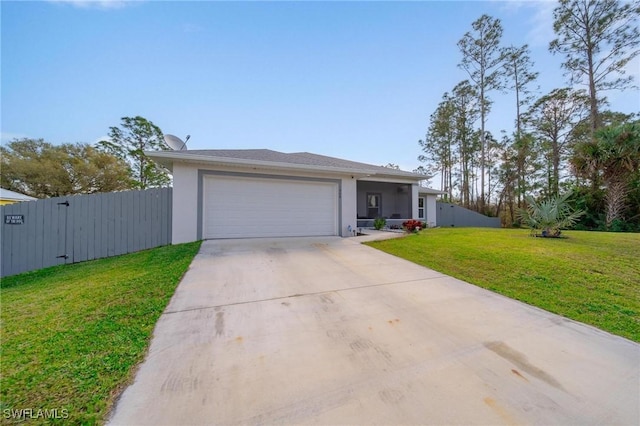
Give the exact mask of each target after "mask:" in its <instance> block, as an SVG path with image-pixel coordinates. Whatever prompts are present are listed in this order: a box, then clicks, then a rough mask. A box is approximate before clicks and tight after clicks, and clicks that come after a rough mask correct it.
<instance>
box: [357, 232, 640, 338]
mask: <svg viewBox="0 0 640 426" xmlns="http://www.w3.org/2000/svg"><path fill="white" fill-rule="evenodd" d="M563 235H566V236H567V237H568V238H566V239H547V238H532V237H530V236H529V231H528V230H515V229H489V228H436V229H429V230H425V231H422V232H421V233H420V234H418V235H410V236H408V237H406V238H400V239H394V240H386V241H379V242H372V243H369V245H371V246H372V247H375V248H377V249H380V250H383V251H385V252H387V253H390V254H394V255H396V256H399V257H402V258H404V259H407V260H410V261H412V262H415V263H417V264H419V265H423V266H427V267H429V268H431V269H434V270H436V271H439V272H442V273H444V274H447V275H451V276H453V277H456V278H459V279H461V280H464V281H467V282H469V283H471V284H475V285H477V286H479V287H483V288H486V289H489V290H492V291H494V292H496V293H500V294H503V295H505V296H508V297H511V298H513V299H517V300H520V301H522V302H525V303H528V304H531V305H534V306H537V307H539V308H542V309H545V310H547V311H550V312H554V313H556V314H559V315H562V316H564V317H567V318H571V319H574V320H576V321H580V322H583V323H586V324H591V325H593V326H595V327H598V328H600V329H602V330H606V331H609V332H611V333H614V334H617V335H619V336H623V337H626V338H629V339H631V340H634V341H636V342H640V234H623V233H604V232H586V231H566V232H563Z"/></svg>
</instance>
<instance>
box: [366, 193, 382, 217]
mask: <svg viewBox="0 0 640 426" xmlns="http://www.w3.org/2000/svg"><path fill="white" fill-rule="evenodd" d="M381 198H382V197H381V195H380V194H371V193H369V194H367V216H368V217H369V218H371V219H375V218H376V217H379V216H380V212H381V209H380V202H381Z"/></svg>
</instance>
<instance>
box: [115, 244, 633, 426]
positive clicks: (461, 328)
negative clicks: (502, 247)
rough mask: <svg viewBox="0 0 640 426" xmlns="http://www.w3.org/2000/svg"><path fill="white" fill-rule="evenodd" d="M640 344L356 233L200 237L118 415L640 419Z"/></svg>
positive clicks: (331, 420) (133, 418)
mask: <svg viewBox="0 0 640 426" xmlns="http://www.w3.org/2000/svg"><path fill="white" fill-rule="evenodd" d="M639 393H640V345H638V344H635V343H633V342H631V341H629V340H626V339H623V338H621V337H617V336H613V335H611V334H609V333H606V332H603V331H600V330H598V329H595V328H593V327H590V326H586V325H583V324H580V323H577V322H574V321H571V320H567V319H565V318H563V317H560V316H557V315H553V314H550V313H548V312H546V311H543V310H540V309H537V308H534V307H531V306H528V305H525V304H523V303H520V302H517V301H514V300H511V299H508V298H506V297H503V296H500V295H497V294H494V293H491V292H489V291H486V290H483V289H480V288H478V287H475V286H473V285H470V284H467V283H465V282H462V281H459V280H457V279H454V278H451V277H448V276H445V275H443V274H440V273H438V272H435V271H433V270H430V269H427V268H424V267H421V266H418V265H416V264H413V263H411V262H408V261H405V260H402V259H399V258H397V257H394V256H391V255H388V254H385V253H382V252H380V251H377V250H375V249H372V248H370V247H367V246H363V245H361V244H359V243H358V240H357V238H351V239H341V238H289V239H284V238H283V239H251V240H216V241H205V242H204V243H203V245H202V248H201V250H200V253H199V254H198V255H197V256H196V258H195V259H194V261H193V263H192V264H191V267H190V269H189V271H188V272H187V273H186V275H185V276H184V278H183V280H182V282H181V283H180V285H179V286H178V288H177V290H176V293H175V295H174V296H173V298H172V300H171V302H170V304H169V306H168V307H167V309H166V311H165V312H164V314H163V315H162V316H161V318H160V320H159V322H158V323H157V325H156V328H155V331H154V337H153V340H152V342H151V347H150V349H149V353H148V355H147V357H146V359H145V361H144V362H143V363H142V365H141V366H140V369H139V370H138V372H137V374H136V377H135V380H134V382H133V383H132V384H131V385H130V386H129V387H128V388H127V389H126V390H125V391H124V393H123V394H122V395H121V398H120V399H119V401H118V403H117V405H116V407H115V409H114V412H113V413H112V416H111V419H110V424H114V425H130V424H149V425H159V424H175V425H184V424H225V425H227V424H322V425H327V424H447V425H449V424H483V425H487V424H491V425H494V424H549V425H550V424H580V425H586V424H620V425H637V424H640V394H639Z"/></svg>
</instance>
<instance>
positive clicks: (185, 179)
mask: <svg viewBox="0 0 640 426" xmlns="http://www.w3.org/2000/svg"><path fill="white" fill-rule="evenodd" d="M199 171H202V172H203V173H206V171H222V172H237V173H250V174H270V175H286V176H289V177H301V178H321V179H338V180H339V181H340V185H339V186H340V196H339V200H338V203H339V218H338V233H339V234H340V235H341V236H349V232H348V229H349V226H351V229H355V228H356V226H357V222H356V213H357V212H356V209H357V204H356V193H357V191H356V179H355V178H353V177H352V176H350V175H344V176H335V175H326V174H314V173H297V172H290V171H286V172H282V173H278V172H276V171H272V170H255V169H249V168H247V169H243V168H238V167H234V168H230V167H210V166H207V165H198V164H187V163H174V165H173V188H174V192H173V193H174V197H173V223H172V225H173V227H172V230H173V231H172V232H173V233H172V243H173V244H179V243H185V242H190V241H196V240H198V239H199V235H198V220H199V219H198V218H199V215H198V197H199V194H198V191H199V187H201V184H200V182H199V179H201V178H199ZM200 174H201V173H200ZM200 216H201V215H200Z"/></svg>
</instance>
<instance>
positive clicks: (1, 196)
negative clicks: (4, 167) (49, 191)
mask: <svg viewBox="0 0 640 426" xmlns="http://www.w3.org/2000/svg"><path fill="white" fill-rule="evenodd" d="M0 200H10V201H33V200H37V198H34V197H30V196H28V195H24V194H21V193H19V192H15V191H10V190H8V189H4V188H0Z"/></svg>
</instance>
